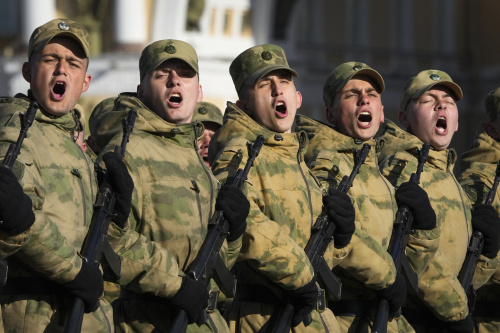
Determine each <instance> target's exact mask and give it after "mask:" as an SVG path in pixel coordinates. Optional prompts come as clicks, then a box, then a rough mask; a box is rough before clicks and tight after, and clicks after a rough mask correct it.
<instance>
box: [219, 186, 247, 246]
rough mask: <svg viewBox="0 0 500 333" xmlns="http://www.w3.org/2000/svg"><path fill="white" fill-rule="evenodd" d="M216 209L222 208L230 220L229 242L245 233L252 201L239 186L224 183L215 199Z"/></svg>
mask: <svg viewBox="0 0 500 333" xmlns="http://www.w3.org/2000/svg"><path fill="white" fill-rule="evenodd" d="M215 209H220V210H222V211H223V212H224V217H225V218H226V220H227V221H228V222H229V235H228V236H227V241H228V242H232V241H234V240H236V239H238V237H240V236H241V235H243V233H244V232H245V229H246V228H247V216H248V212H249V211H250V202H249V201H248V199H247V197H246V196H245V195H244V194H243V192H242V191H241V190H240V189H239V188H237V187H236V186H234V185H228V184H224V185H222V187H221V188H220V191H219V195H218V196H217V200H216V201H215Z"/></svg>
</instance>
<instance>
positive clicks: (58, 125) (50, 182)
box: [0, 94, 113, 332]
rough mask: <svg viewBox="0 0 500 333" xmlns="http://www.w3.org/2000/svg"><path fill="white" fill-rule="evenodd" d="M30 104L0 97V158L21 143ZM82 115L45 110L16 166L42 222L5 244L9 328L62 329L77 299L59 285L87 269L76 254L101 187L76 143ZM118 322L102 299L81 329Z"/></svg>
mask: <svg viewBox="0 0 500 333" xmlns="http://www.w3.org/2000/svg"><path fill="white" fill-rule="evenodd" d="M28 105H29V99H28V98H27V97H26V96H24V95H21V94H19V95H16V97H14V98H2V99H0V110H1V111H0V115H1V124H2V126H1V128H0V138H1V143H0V150H1V154H0V156H3V155H4V154H5V153H6V151H7V149H8V146H9V144H10V143H12V142H15V141H16V140H17V138H18V136H19V130H20V121H19V115H18V113H19V112H22V113H24V112H25V111H26V109H27V108H28ZM76 120H77V119H75V118H74V116H73V113H68V114H66V115H64V116H61V117H49V116H47V115H46V114H45V113H43V111H42V110H39V111H38V112H37V114H36V118H35V121H34V123H33V125H32V126H31V128H30V129H29V131H28V135H27V137H26V139H25V140H24V142H23V147H22V149H21V154H20V155H19V157H18V158H17V161H16V163H15V165H14V168H13V171H14V173H15V174H16V175H17V177H18V179H19V182H20V184H21V186H22V187H23V189H24V192H25V193H26V194H28V195H29V196H30V198H31V200H32V202H33V209H34V212H35V216H36V222H35V223H34V224H33V226H32V227H31V229H30V230H28V231H27V232H26V233H24V234H21V235H19V236H16V237H4V236H5V235H3V237H2V242H0V247H1V251H2V254H3V255H6V254H12V253H15V254H13V255H11V256H9V257H8V259H7V261H8V264H9V276H8V284H7V286H6V287H5V289H7V290H8V291H9V293H5V292H1V293H0V303H1V307H2V309H1V316H2V317H1V318H0V322H1V323H0V327H2V329H3V330H5V331H6V332H42V331H46V330H48V331H60V330H62V329H63V327H64V325H65V324H66V321H67V319H68V318H67V317H68V315H69V311H68V310H69V309H70V308H71V305H72V303H73V300H74V298H73V297H72V296H71V295H69V294H65V293H64V291H63V288H62V287H61V286H60V285H59V284H63V283H66V282H69V281H72V280H73V279H74V278H75V276H76V275H77V274H78V273H79V271H80V269H81V266H82V259H81V257H80V255H79V253H78V251H79V249H81V247H82V243H83V240H84V238H85V235H86V234H87V229H88V227H89V224H90V221H91V217H92V212H93V206H92V204H93V202H94V198H95V194H96V191H97V184H96V178H95V174H94V171H93V163H92V161H91V160H90V158H88V157H87V155H86V154H85V153H84V152H83V150H82V149H81V148H80V147H79V146H78V145H77V144H76V143H75V142H74V141H73V131H74V130H75V128H76V126H77V122H76ZM24 290H28V291H27V292H24V293H21V292H23V291H24ZM44 292H45V293H44ZM21 318H22V319H21ZM112 327H113V323H112V312H111V306H110V305H109V303H108V302H107V301H105V300H104V299H101V301H100V306H99V308H98V310H97V311H95V312H93V313H91V314H86V315H85V316H84V320H83V327H82V331H84V332H111V331H112Z"/></svg>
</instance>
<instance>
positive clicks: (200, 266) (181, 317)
mask: <svg viewBox="0 0 500 333" xmlns="http://www.w3.org/2000/svg"><path fill="white" fill-rule="evenodd" d="M263 144H264V136H263V135H259V136H257V139H256V140H255V142H254V143H253V144H252V145H251V146H250V148H249V156H248V160H247V163H246V164H245V167H244V168H243V169H238V171H236V174H235V176H234V178H233V181H232V182H231V185H234V186H236V187H238V188H240V189H241V188H243V185H244V184H245V181H246V179H247V177H248V172H249V171H250V168H251V167H252V165H253V162H254V160H255V158H256V157H257V156H258V155H259V152H260V149H261V148H262V145H263ZM228 234H229V222H228V221H227V220H226V219H225V218H224V212H223V211H222V210H220V209H218V210H216V211H215V213H214V215H213V216H212V218H211V219H210V221H209V222H208V232H207V236H206V237H205V240H204V241H203V244H202V245H201V248H200V251H199V252H198V254H197V256H196V258H194V260H193V262H192V263H191V265H190V268H189V270H188V275H189V276H190V277H191V278H193V279H194V280H196V281H202V282H203V283H205V284H206V285H207V288H208V287H209V286H210V279H211V278H212V277H213V278H214V280H215V282H216V283H217V285H218V286H219V288H220V289H221V291H222V292H223V293H224V295H226V296H227V297H229V298H232V297H234V294H235V289H236V281H235V279H234V276H233V274H232V273H231V272H230V271H229V270H228V268H227V267H226V265H225V264H224V262H223V261H222V258H221V256H220V254H219V252H220V249H221V247H222V244H223V243H224V240H225V239H226V237H227V236H228ZM217 296H218V293H217V292H212V291H211V292H210V298H209V305H208V309H210V310H215V307H216V305H217ZM207 318H208V317H207V312H206V311H204V312H202V313H201V314H200V316H199V317H198V320H197V324H198V325H199V326H200V325H202V324H203V323H205V322H206V321H207ZM187 326H188V318H187V313H186V311H184V310H182V309H179V311H178V313H177V316H176V317H175V318H174V321H173V323H172V326H171V327H170V332H173V333H184V332H186V328H187Z"/></svg>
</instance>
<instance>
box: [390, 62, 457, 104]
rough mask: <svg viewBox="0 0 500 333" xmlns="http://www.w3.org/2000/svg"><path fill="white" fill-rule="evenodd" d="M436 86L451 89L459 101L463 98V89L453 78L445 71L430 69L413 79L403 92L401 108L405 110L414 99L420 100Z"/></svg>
mask: <svg viewBox="0 0 500 333" xmlns="http://www.w3.org/2000/svg"><path fill="white" fill-rule="evenodd" d="M435 85H440V86H444V87H447V88H449V89H450V90H451V91H452V92H453V93H454V94H455V98H456V100H457V101H459V100H461V99H462V97H463V94H462V89H460V87H459V86H458V84H456V83H455V82H453V80H452V79H451V77H450V76H449V75H448V74H446V73H445V72H443V71H439V70H436V69H428V70H425V71H421V72H420V73H418V75H417V76H414V77H412V78H411V79H410V80H409V81H408V82H407V83H406V85H405V87H404V88H403V91H402V92H401V101H400V104H399V106H400V108H401V110H405V109H406V107H407V106H408V103H409V102H410V100H412V99H416V98H419V97H420V96H422V94H423V93H425V92H426V91H427V90H429V89H431V88H432V87H434V86H435Z"/></svg>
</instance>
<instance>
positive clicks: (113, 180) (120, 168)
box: [102, 152, 134, 228]
mask: <svg viewBox="0 0 500 333" xmlns="http://www.w3.org/2000/svg"><path fill="white" fill-rule="evenodd" d="M102 160H103V161H104V164H106V170H107V174H108V181H109V184H110V185H111V187H113V190H114V192H115V198H116V202H115V207H114V211H113V214H115V215H116V217H115V218H114V219H113V222H115V224H116V225H117V226H119V227H120V228H123V227H124V226H125V222H127V219H128V216H129V214H130V206H131V202H132V191H133V190H134V182H133V180H132V177H130V174H129V173H128V170H127V167H126V166H125V163H123V161H122V160H121V158H120V156H118V154H116V153H113V152H107V153H106V154H104V156H103V157H102Z"/></svg>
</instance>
